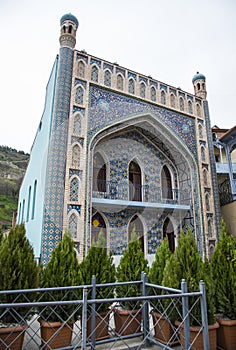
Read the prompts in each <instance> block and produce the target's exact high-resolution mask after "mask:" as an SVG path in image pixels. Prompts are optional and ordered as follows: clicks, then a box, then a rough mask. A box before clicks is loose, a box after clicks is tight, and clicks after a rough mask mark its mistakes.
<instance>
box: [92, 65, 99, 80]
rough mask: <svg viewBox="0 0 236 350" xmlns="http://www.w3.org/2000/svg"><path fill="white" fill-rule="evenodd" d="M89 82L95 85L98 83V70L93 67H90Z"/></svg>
mask: <svg viewBox="0 0 236 350" xmlns="http://www.w3.org/2000/svg"><path fill="white" fill-rule="evenodd" d="M91 80H92V81H94V82H95V83H97V82H98V68H97V66H95V65H94V66H92V71H91Z"/></svg>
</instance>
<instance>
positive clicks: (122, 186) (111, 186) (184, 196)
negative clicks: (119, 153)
mask: <svg viewBox="0 0 236 350" xmlns="http://www.w3.org/2000/svg"><path fill="white" fill-rule="evenodd" d="M92 203H93V205H95V206H96V207H99V208H101V209H104V210H110V209H112V208H116V209H120V210H122V209H124V208H127V207H129V208H143V209H144V208H145V209H146V208H150V209H158V208H160V209H165V208H166V209H167V208H168V209H179V210H188V209H189V208H190V193H189V192H187V191H181V190H179V189H176V188H175V189H171V188H161V187H158V186H151V185H137V184H136V185H134V184H132V183H130V182H129V183H128V182H125V181H123V182H121V183H117V182H114V181H97V182H96V183H95V184H94V186H93V192H92Z"/></svg>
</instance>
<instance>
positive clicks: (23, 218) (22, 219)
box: [21, 199, 25, 222]
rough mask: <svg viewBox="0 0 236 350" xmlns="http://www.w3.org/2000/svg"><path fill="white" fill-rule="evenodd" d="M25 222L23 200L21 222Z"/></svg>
mask: <svg viewBox="0 0 236 350" xmlns="http://www.w3.org/2000/svg"><path fill="white" fill-rule="evenodd" d="M24 220H25V200H24V199H23V205H22V215H21V222H24Z"/></svg>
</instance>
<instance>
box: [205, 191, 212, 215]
mask: <svg viewBox="0 0 236 350" xmlns="http://www.w3.org/2000/svg"><path fill="white" fill-rule="evenodd" d="M205 198H206V210H207V211H210V210H211V206H210V197H209V194H208V193H206V196H205Z"/></svg>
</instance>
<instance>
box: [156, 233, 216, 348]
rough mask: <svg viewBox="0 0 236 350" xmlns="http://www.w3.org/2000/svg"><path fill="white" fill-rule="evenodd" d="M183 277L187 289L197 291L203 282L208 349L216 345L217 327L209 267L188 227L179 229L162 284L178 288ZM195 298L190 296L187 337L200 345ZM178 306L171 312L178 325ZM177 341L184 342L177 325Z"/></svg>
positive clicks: (199, 320) (201, 346)
mask: <svg viewBox="0 0 236 350" xmlns="http://www.w3.org/2000/svg"><path fill="white" fill-rule="evenodd" d="M182 279H185V280H186V283H187V286H188V292H196V291H197V290H199V283H200V281H201V280H204V282H205V285H206V294H207V314H208V325H209V326H208V331H209V339H210V349H211V350H213V349H214V350H215V349H216V329H217V328H218V327H219V325H218V323H217V322H216V321H215V316H214V312H215V308H214V298H213V295H214V285H213V279H212V271H211V269H210V266H209V263H208V262H207V261H206V262H205V263H204V262H203V261H202V258H201V256H200V254H199V253H198V249H197V245H196V242H195V239H194V236H193V234H192V232H191V230H190V229H188V230H187V232H183V231H182V232H181V234H180V238H179V240H178V246H177V248H176V250H175V252H174V253H173V255H172V256H171V258H170V259H169V261H168V262H167V264H166V267H165V270H164V275H163V282H162V284H163V285H164V286H166V287H170V288H177V289H180V285H181V281H182ZM194 304H195V298H194V297H190V298H189V308H192V307H193V309H192V310H191V314H190V326H191V327H190V340H191V342H194V344H193V345H194V347H195V348H196V349H203V337H202V332H201V333H200V334H199V335H198V336H197V337H196V335H197V334H198V333H199V332H200V327H199V324H201V308H200V303H197V304H196V305H195V306H194ZM181 313H182V311H181V309H180V310H179V312H177V311H176V312H174V311H173V312H172V315H171V317H172V321H178V322H177V324H178V326H179V322H181V319H179V315H181ZM180 341H181V343H182V345H183V346H184V332H183V328H182V327H181V325H180Z"/></svg>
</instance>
